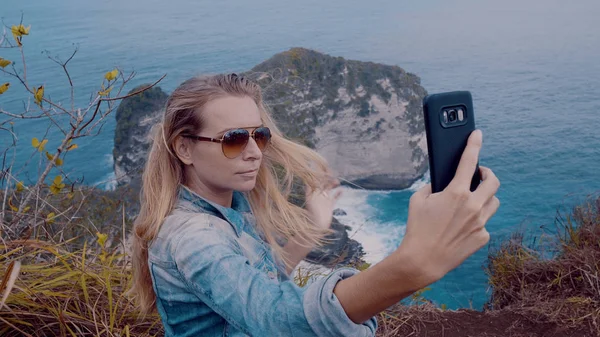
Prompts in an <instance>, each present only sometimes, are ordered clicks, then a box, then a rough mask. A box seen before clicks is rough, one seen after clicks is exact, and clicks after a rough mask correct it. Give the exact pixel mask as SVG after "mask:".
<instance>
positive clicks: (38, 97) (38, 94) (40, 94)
mask: <svg viewBox="0 0 600 337" xmlns="http://www.w3.org/2000/svg"><path fill="white" fill-rule="evenodd" d="M33 97H34V98H35V103H36V104H37V105H42V99H43V98H44V86H43V85H42V86H40V87H39V88H37V89H35V94H34V95H33Z"/></svg>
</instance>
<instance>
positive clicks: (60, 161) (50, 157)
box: [46, 151, 63, 166]
mask: <svg viewBox="0 0 600 337" xmlns="http://www.w3.org/2000/svg"><path fill="white" fill-rule="evenodd" d="M46 157H47V158H48V160H50V161H52V159H54V156H53V155H51V154H50V153H49V152H48V151H46ZM54 163H55V164H56V166H62V164H63V161H62V159H60V158H56V161H55V162H54Z"/></svg>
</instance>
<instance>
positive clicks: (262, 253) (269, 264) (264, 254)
mask: <svg viewBox="0 0 600 337" xmlns="http://www.w3.org/2000/svg"><path fill="white" fill-rule="evenodd" d="M239 244H240V246H241V248H242V250H243V251H244V256H246V258H247V259H248V262H249V263H250V265H251V266H252V267H254V268H256V269H258V270H260V271H262V272H264V273H265V274H266V275H267V276H268V277H269V278H270V279H271V280H273V281H275V282H276V281H277V268H276V267H275V263H273V261H272V259H271V256H270V254H271V253H270V252H269V250H268V249H267V247H266V243H263V242H259V241H258V240H256V239H255V238H254V237H253V236H252V235H250V234H248V233H246V232H244V233H242V235H241V236H240V238H239Z"/></svg>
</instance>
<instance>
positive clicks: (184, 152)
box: [174, 137, 192, 165]
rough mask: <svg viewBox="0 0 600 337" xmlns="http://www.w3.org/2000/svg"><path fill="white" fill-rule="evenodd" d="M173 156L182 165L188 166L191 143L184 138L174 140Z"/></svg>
mask: <svg viewBox="0 0 600 337" xmlns="http://www.w3.org/2000/svg"><path fill="white" fill-rule="evenodd" d="M174 145H175V146H174V148H175V155H177V157H178V158H179V160H181V162H182V163H184V164H186V165H190V164H191V163H192V142H191V141H190V140H189V139H187V138H184V137H177V138H175V143H174Z"/></svg>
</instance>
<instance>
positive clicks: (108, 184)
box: [94, 154, 117, 191]
mask: <svg viewBox="0 0 600 337" xmlns="http://www.w3.org/2000/svg"><path fill="white" fill-rule="evenodd" d="M104 164H105V165H107V166H109V167H110V173H108V174H107V175H106V176H104V178H102V179H100V180H99V181H97V182H96V183H95V184H94V186H97V187H99V188H102V189H105V190H108V191H113V190H115V189H116V188H117V176H116V175H115V171H114V170H113V164H114V160H113V155H112V154H106V155H105V156H104Z"/></svg>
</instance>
